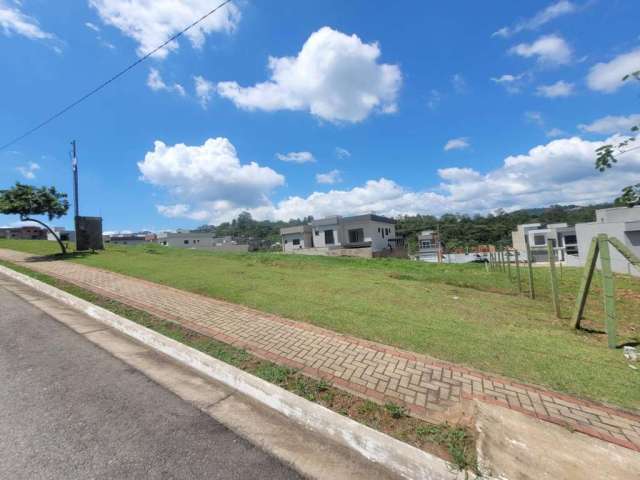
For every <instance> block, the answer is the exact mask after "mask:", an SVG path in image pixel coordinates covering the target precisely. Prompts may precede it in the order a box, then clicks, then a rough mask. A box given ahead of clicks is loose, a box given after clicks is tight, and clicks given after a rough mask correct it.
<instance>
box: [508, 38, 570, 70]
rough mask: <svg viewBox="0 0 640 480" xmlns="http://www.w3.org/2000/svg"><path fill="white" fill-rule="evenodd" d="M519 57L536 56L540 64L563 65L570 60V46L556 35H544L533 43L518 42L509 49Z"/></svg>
mask: <svg viewBox="0 0 640 480" xmlns="http://www.w3.org/2000/svg"><path fill="white" fill-rule="evenodd" d="M509 52H510V53H514V54H516V55H520V56H521V57H525V58H530V57H536V58H537V59H538V63H540V64H542V65H564V64H567V63H569V62H570V61H571V55H572V51H571V47H570V46H569V45H568V44H567V42H566V41H565V40H564V38H562V37H560V36H558V35H545V36H543V37H540V38H538V39H537V40H536V41H535V42H533V43H520V44H518V45H516V46H515V47H512V48H511V49H510V50H509Z"/></svg>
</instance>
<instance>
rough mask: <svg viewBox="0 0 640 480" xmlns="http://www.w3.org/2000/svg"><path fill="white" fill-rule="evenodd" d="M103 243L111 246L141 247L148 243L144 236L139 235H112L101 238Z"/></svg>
mask: <svg viewBox="0 0 640 480" xmlns="http://www.w3.org/2000/svg"><path fill="white" fill-rule="evenodd" d="M103 240H104V243H110V244H112V245H129V246H131V245H142V244H144V243H149V240H147V235H146V234H141V233H128V234H127V233H118V234H114V235H108V236H106V238H105V237H103Z"/></svg>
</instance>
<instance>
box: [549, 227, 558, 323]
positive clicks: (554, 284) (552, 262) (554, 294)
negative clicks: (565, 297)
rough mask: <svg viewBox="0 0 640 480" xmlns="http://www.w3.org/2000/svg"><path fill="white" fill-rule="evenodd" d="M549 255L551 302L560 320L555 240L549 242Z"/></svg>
mask: <svg viewBox="0 0 640 480" xmlns="http://www.w3.org/2000/svg"><path fill="white" fill-rule="evenodd" d="M547 254H548V256H549V274H550V276H551V302H552V303H553V310H554V311H555V313H556V317H557V318H560V296H559V292H558V277H557V276H556V258H555V252H554V251H553V240H551V239H548V240H547Z"/></svg>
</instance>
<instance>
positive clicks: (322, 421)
mask: <svg viewBox="0 0 640 480" xmlns="http://www.w3.org/2000/svg"><path fill="white" fill-rule="evenodd" d="M0 273H2V274H4V275H6V276H8V277H10V278H12V279H14V280H16V281H18V282H20V283H22V284H24V285H27V286H29V287H31V288H33V289H34V290H36V291H38V292H40V293H43V294H45V295H47V296H49V297H52V298H54V299H56V300H58V301H59V302H62V303H64V304H65V305H68V306H70V307H72V308H74V309H76V310H79V311H81V312H83V313H84V314H86V315H88V316H89V317H91V318H93V319H95V320H97V321H99V322H101V323H103V324H105V325H107V326H109V327H111V328H113V329H115V330H118V331H119V332H121V333H124V334H125V335H127V336H129V337H131V338H134V339H135V340H137V341H139V342H141V343H143V344H144V345H146V346H148V347H150V348H153V349H154V350H156V351H159V352H161V353H163V354H165V355H167V356H169V357H171V358H172V359H174V360H176V361H178V362H180V363H182V364H184V365H186V366H188V367H190V368H192V369H194V370H196V371H197V372H199V373H201V374H204V375H205V376H207V377H209V378H211V379H213V380H215V381H218V382H220V383H222V384H224V385H227V386H228V387H230V388H232V389H234V390H236V391H238V392H240V393H242V394H243V395H245V396H247V397H249V398H251V399H252V400H254V401H256V402H258V403H260V404H262V405H264V406H266V407H268V408H270V409H272V410H275V411H277V412H279V413H280V414H283V415H285V416H286V417H287V418H289V419H290V420H292V421H293V422H295V423H297V424H299V425H301V426H303V427H305V428H307V429H309V430H311V431H313V432H315V433H316V434H319V435H322V436H323V437H325V438H328V439H330V440H332V441H334V442H336V443H338V444H339V445H342V446H344V447H347V448H349V449H351V450H353V451H355V452H357V453H359V454H360V455H362V456H363V457H365V458H366V459H368V460H369V461H371V462H375V463H377V464H380V465H382V466H383V467H385V468H387V469H388V470H390V471H392V472H394V473H396V474H398V475H400V476H402V477H404V478H407V479H416V480H417V479H425V480H440V479H442V480H450V479H462V478H466V477H465V474H464V472H455V471H454V467H453V466H452V465H450V464H449V463H447V462H446V461H444V460H443V459H441V458H439V457H436V456H434V455H431V454H429V453H427V452H424V451H422V450H419V449H417V448H415V447H412V446H410V445H408V444H406V443H403V442H401V441H399V440H396V439H394V438H392V437H390V436H388V435H386V434H384V433H381V432H378V431H376V430H373V429H371V428H369V427H366V426H364V425H362V424H360V423H357V422H355V421H354V420H351V419H349V418H347V417H344V416H342V415H339V414H337V413H335V412H333V411H331V410H329V409H327V408H325V407H323V406H321V405H318V404H316V403H313V402H310V401H308V400H305V399H303V398H301V397H298V396H297V395H294V394H293V393H290V392H288V391H286V390H284V389H282V388H280V387H277V386H276V385H273V384H271V383H268V382H266V381H264V380H262V379H260V378H257V377H255V376H253V375H250V374H248V373H246V372H244V371H242V370H240V369H237V368H235V367H233V366H231V365H228V364H226V363H224V362H221V361H220V360H217V359H215V358H213V357H210V356H208V355H205V354H204V353H202V352H199V351H197V350H195V349H193V348H191V347H188V346H186V345H183V344H182V343H179V342H177V341H175V340H172V339H170V338H168V337H165V336H163V335H161V334H159V333H156V332H154V331H153V330H150V329H148V328H146V327H143V326H141V325H138V324H137V323H135V322H133V321H131V320H128V319H126V318H124V317H121V316H119V315H116V314H114V313H112V312H110V311H108V310H105V309H103V308H101V307H98V306H96V305H94V304H92V303H90V302H87V301H85V300H82V299H80V298H78V297H75V296H73V295H71V294H69V293H67V292H64V291H62V290H59V289H57V288H55V287H52V286H51V285H48V284H46V283H43V282H40V281H39V280H36V279H34V278H31V277H29V276H27V275H24V274H21V273H19V272H16V271H15V270H11V269H9V268H7V267H4V266H2V265H0ZM470 476H471V475H470Z"/></svg>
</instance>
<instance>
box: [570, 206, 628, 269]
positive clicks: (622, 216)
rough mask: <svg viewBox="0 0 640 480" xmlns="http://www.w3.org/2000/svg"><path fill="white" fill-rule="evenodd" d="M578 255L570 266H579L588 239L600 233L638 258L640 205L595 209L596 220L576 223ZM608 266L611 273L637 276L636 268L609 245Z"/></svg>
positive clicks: (587, 247) (588, 242) (586, 250)
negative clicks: (609, 263)
mask: <svg viewBox="0 0 640 480" xmlns="http://www.w3.org/2000/svg"><path fill="white" fill-rule="evenodd" d="M576 233H577V237H578V257H577V258H576V259H572V260H573V261H572V262H571V264H572V265H577V266H583V265H584V264H585V261H586V257H587V255H588V253H589V247H590V245H591V240H592V239H593V238H594V237H596V236H597V235H598V234H600V233H604V234H607V235H609V236H610V237H615V238H617V239H618V240H620V241H621V242H622V243H623V244H624V245H625V246H627V247H628V248H629V249H630V250H631V251H632V252H633V253H634V254H635V255H636V256H638V257H640V206H636V207H633V208H629V207H618V208H605V209H601V210H596V221H595V222H591V223H578V224H576ZM609 251H610V254H611V268H612V269H613V271H614V272H618V273H626V274H629V275H634V276H640V270H639V269H637V268H635V267H634V266H632V265H631V264H630V263H629V262H628V261H627V260H626V259H625V258H624V257H623V256H622V255H621V254H620V253H619V252H618V251H617V250H616V249H615V248H613V247H611V248H609Z"/></svg>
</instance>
